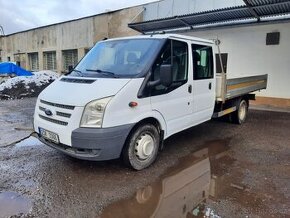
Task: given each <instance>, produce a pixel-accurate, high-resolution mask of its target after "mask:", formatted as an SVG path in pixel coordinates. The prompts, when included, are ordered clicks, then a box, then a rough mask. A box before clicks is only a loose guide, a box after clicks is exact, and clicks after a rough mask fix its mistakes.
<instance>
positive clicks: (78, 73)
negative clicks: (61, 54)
mask: <svg viewBox="0 0 290 218" xmlns="http://www.w3.org/2000/svg"><path fill="white" fill-rule="evenodd" d="M72 72H76V73H77V75H78V76H80V77H83V76H84V75H83V73H82V71H80V70H76V69H73V70H72V71H71V72H69V73H66V74H65V75H70V74H71V73H72Z"/></svg>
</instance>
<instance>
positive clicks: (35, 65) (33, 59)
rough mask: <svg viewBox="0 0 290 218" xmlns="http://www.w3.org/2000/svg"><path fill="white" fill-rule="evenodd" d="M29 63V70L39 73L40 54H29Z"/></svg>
mask: <svg viewBox="0 0 290 218" xmlns="http://www.w3.org/2000/svg"><path fill="white" fill-rule="evenodd" d="M28 62H29V68H30V70H31V71H38V70H39V61H38V53H37V52H34V53H29V54H28Z"/></svg>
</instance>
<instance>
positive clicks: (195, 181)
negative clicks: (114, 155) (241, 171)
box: [101, 140, 233, 218]
mask: <svg viewBox="0 0 290 218" xmlns="http://www.w3.org/2000/svg"><path fill="white" fill-rule="evenodd" d="M228 144H229V141H222V140H220V141H219V140H218V141H211V142H209V143H207V147H205V148H202V149H201V150H198V151H196V152H193V153H191V154H189V155H188V156H186V157H184V158H181V159H180V160H179V162H178V164H177V165H176V166H174V167H172V168H170V169H169V170H168V171H167V172H166V173H165V174H164V175H163V176H161V177H160V178H159V180H158V181H156V182H154V183H152V184H151V185H148V186H146V187H144V188H142V189H139V190H137V191H136V193H135V195H134V196H133V197H132V198H130V199H125V200H120V201H118V202H115V203H113V204H111V205H109V206H108V207H106V208H105V209H104V211H103V212H102V214H101V217H102V218H110V217H120V218H122V217H124V218H125V217H126V218H127V217H140V218H141V217H211V218H212V217H215V218H218V217H219V216H218V215H217V214H215V212H214V211H213V210H212V209H210V208H206V207H205V206H204V202H205V201H206V200H207V199H208V198H209V197H210V196H211V197H215V195H216V194H218V193H219V189H218V188H217V186H219V185H221V184H222V182H221V181H222V180H219V179H218V178H219V177H218V176H217V175H221V174H222V172H223V170H224V169H223V167H218V166H216V161H217V160H218V161H220V160H221V159H225V164H227V162H228V163H230V162H231V161H232V160H230V159H228V160H227V159H226V158H225V157H227V156H228V153H227V152H228V149H229V147H228ZM232 162H233V161H232ZM222 166H223V165H222Z"/></svg>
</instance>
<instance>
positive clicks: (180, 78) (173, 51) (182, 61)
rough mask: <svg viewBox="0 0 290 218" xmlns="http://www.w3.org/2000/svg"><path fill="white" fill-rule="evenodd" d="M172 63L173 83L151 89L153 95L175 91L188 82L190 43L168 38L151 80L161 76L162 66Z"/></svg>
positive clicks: (153, 68)
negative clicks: (168, 85)
mask: <svg viewBox="0 0 290 218" xmlns="http://www.w3.org/2000/svg"><path fill="white" fill-rule="evenodd" d="M162 64H170V65H171V69H172V80H173V83H172V85H171V86H170V87H164V86H163V85H158V86H156V87H154V88H152V89H151V95H161V94H165V93H168V92H171V91H173V90H174V89H176V88H178V87H180V86H182V85H183V84H185V83H186V82H187V77H188V45H187V43H185V42H181V41H176V40H168V41H167V42H166V44H165V45H164V47H163V49H162V51H161V53H160V55H159V56H158V57H157V59H156V61H155V63H154V64H153V66H152V78H151V81H156V80H158V79H159V78H160V66H161V65H162Z"/></svg>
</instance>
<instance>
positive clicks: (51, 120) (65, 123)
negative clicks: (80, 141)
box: [39, 114, 68, 126]
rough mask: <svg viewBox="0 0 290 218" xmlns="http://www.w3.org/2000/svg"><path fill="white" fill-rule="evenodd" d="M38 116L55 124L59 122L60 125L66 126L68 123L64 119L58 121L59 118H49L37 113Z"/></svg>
mask: <svg viewBox="0 0 290 218" xmlns="http://www.w3.org/2000/svg"><path fill="white" fill-rule="evenodd" d="M39 117H40V118H41V119H43V120H46V121H49V122H52V123H56V124H59V125H62V126H67V125H68V122H64V121H60V120H56V119H52V118H49V117H45V116H43V115H41V114H39Z"/></svg>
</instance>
